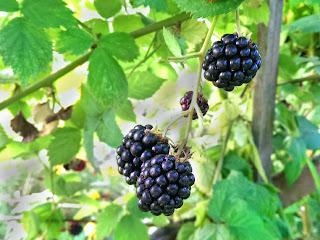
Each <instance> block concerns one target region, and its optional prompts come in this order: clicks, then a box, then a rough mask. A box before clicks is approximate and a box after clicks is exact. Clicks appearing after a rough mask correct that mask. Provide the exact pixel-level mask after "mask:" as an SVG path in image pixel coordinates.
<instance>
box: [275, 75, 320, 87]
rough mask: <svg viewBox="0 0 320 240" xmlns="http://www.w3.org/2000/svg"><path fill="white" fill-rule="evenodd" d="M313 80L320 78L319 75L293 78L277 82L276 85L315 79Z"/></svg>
mask: <svg viewBox="0 0 320 240" xmlns="http://www.w3.org/2000/svg"><path fill="white" fill-rule="evenodd" d="M315 80H320V75H312V76H308V77H303V78H297V79H293V80H288V81H283V82H279V83H278V84H277V86H282V85H285V84H288V83H302V82H307V81H315Z"/></svg>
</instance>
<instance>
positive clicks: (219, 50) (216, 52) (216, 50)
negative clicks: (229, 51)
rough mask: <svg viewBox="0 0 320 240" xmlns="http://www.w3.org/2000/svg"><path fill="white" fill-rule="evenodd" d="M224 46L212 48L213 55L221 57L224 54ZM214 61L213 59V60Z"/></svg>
mask: <svg viewBox="0 0 320 240" xmlns="http://www.w3.org/2000/svg"><path fill="white" fill-rule="evenodd" d="M224 48H225V47H224V46H217V47H214V48H213V49H212V56H213V57H215V58H220V57H222V56H224ZM212 61H213V60H212Z"/></svg>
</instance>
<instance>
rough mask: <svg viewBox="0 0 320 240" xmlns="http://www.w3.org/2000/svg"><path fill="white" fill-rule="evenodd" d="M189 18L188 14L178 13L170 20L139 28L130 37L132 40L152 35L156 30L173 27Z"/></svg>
mask: <svg viewBox="0 0 320 240" xmlns="http://www.w3.org/2000/svg"><path fill="white" fill-rule="evenodd" d="M190 18H191V16H190V14H188V13H180V14H178V15H176V16H174V17H172V18H168V19H166V20H163V21H160V22H156V23H152V24H150V25H147V26H145V27H144V28H140V29H138V30H136V31H133V32H131V33H130V35H131V36H132V37H134V38H139V37H141V36H143V35H146V34H148V33H152V32H156V31H158V30H161V29H162V28H163V27H169V26H172V25H175V24H177V23H179V22H183V21H186V20H188V19H190Z"/></svg>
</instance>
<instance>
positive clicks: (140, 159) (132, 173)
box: [116, 124, 170, 185]
mask: <svg viewBox="0 0 320 240" xmlns="http://www.w3.org/2000/svg"><path fill="white" fill-rule="evenodd" d="M152 128H153V127H152V125H150V124H147V125H145V126H142V125H136V126H135V127H134V128H133V129H131V130H130V131H129V133H128V134H127V135H126V136H125V137H124V138H123V139H122V145H120V146H119V147H118V148H117V149H116V153H117V156H116V161H117V165H118V172H119V173H120V174H121V175H124V176H125V177H126V182H127V183H128V184H130V185H132V184H135V183H136V181H137V179H138V177H139V175H140V172H141V167H142V166H144V164H143V163H144V162H146V161H147V160H149V159H151V158H152V157H153V156H155V155H157V154H168V153H169V149H170V146H169V144H168V143H167V141H166V140H165V139H162V138H161V137H159V136H158V135H156V134H154V133H151V132H150V130H151V129H152Z"/></svg>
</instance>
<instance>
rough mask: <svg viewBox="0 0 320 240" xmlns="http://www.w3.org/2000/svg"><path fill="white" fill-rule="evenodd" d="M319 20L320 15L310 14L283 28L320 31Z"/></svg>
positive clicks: (291, 30) (309, 31) (306, 31)
mask: <svg viewBox="0 0 320 240" xmlns="http://www.w3.org/2000/svg"><path fill="white" fill-rule="evenodd" d="M319 22H320V15H317V14H314V15H309V16H306V17H303V18H300V19H298V20H296V21H294V22H292V23H290V24H288V25H286V26H284V27H283V30H289V31H290V32H295V31H302V32H304V33H311V32H320V25H319Z"/></svg>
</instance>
